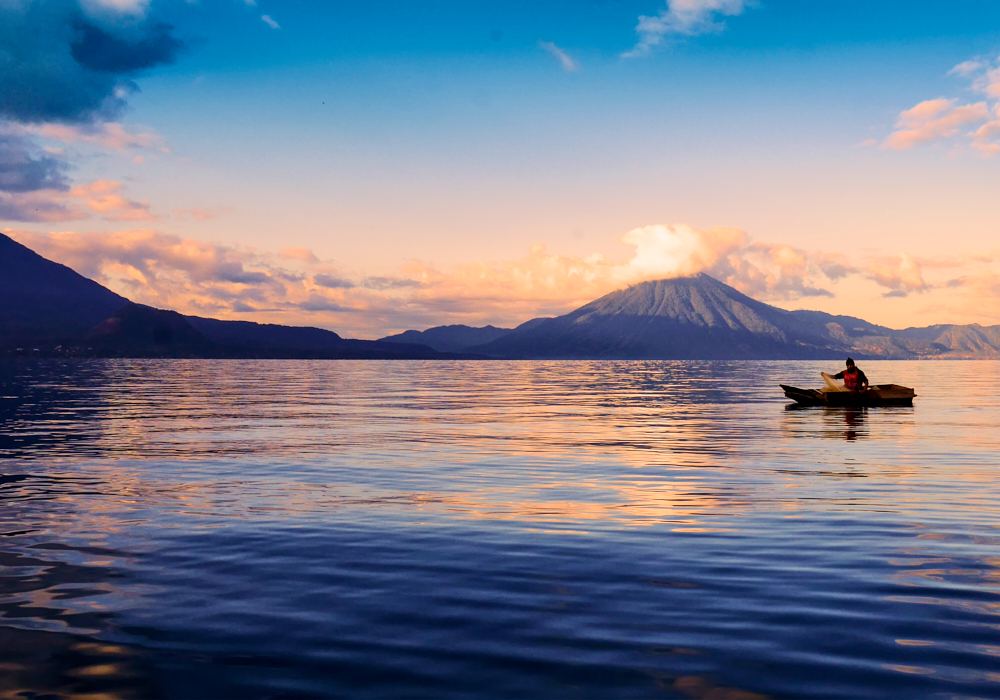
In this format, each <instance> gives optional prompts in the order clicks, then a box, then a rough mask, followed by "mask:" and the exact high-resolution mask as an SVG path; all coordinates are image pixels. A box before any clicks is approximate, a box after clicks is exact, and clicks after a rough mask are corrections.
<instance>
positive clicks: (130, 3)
mask: <svg viewBox="0 0 1000 700" xmlns="http://www.w3.org/2000/svg"><path fill="white" fill-rule="evenodd" d="M80 4H81V5H82V6H83V9H84V10H85V11H86V12H87V13H88V14H91V15H95V14H96V15H102V14H105V13H108V12H111V13H115V14H119V15H127V16H130V17H136V18H141V17H145V15H146V9H147V8H148V7H149V0H82V2H81V3H80Z"/></svg>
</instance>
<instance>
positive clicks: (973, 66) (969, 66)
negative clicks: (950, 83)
mask: <svg viewBox="0 0 1000 700" xmlns="http://www.w3.org/2000/svg"><path fill="white" fill-rule="evenodd" d="M985 67H986V64H984V63H982V62H981V61H962V62H961V63H959V64H958V65H957V66H955V67H954V68H952V69H951V70H950V71H948V75H959V76H961V77H963V78H967V77H969V76H970V75H972V74H973V73H975V72H976V71H979V70H982V69H983V68H985Z"/></svg>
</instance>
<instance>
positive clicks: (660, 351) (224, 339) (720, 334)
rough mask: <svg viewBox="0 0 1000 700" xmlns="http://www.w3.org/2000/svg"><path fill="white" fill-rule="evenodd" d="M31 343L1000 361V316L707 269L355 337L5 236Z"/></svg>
mask: <svg viewBox="0 0 1000 700" xmlns="http://www.w3.org/2000/svg"><path fill="white" fill-rule="evenodd" d="M413 341H417V342H413ZM36 349H37V351H38V352H39V353H41V354H46V353H48V354H56V355H64V356H65V355H70V356H86V357H206V358H289V359H291V358H316V359H347V358H356V359H456V358H499V359H720V360H726V359H829V358H834V357H843V356H844V355H845V354H850V355H853V356H854V357H856V358H858V359H877V358H887V359H913V358H941V359H949V358H955V359H960V358H962V359H964V358H977V359H978V358H989V359H1000V325H996V326H981V325H979V324H968V325H960V324H937V325H934V326H927V327H923V328H906V329H902V330H893V329H891V328H886V327H885V326H879V325H877V324H873V323H869V322H868V321H865V320H863V319H860V318H856V317H853V316H842V315H833V314H828V313H825V312H821V311H807V310H799V311H786V310H784V309H779V308H777V307H774V306H771V305H769V304H766V303H764V302H761V301H758V300H756V299H753V298H752V297H749V296H747V295H745V294H743V293H742V292H739V291H738V290H736V289H734V288H733V287H730V286H728V285H726V284H724V283H722V282H720V281H718V280H716V279H714V278H712V277H710V276H708V275H705V274H701V275H695V276H692V277H681V278H674V279H664V280H653V281H649V282H642V283H639V284H635V285H632V286H630V287H628V288H626V289H621V290H617V291H615V292H612V293H610V294H607V295H605V296H603V297H600V298H599V299H595V300H594V301H592V302H590V303H588V304H585V305H583V306H581V307H580V308H578V309H575V310H573V311H571V312H569V313H567V314H564V315H562V316H556V317H554V318H535V319H531V320H529V321H526V322H525V323H522V324H521V325H519V326H518V327H516V328H512V329H508V328H496V327H494V326H485V327H482V328H475V327H470V326H463V325H452V326H438V327H435V328H429V329H426V330H424V331H405V332H403V333H399V334H396V335H393V336H388V337H386V338H383V339H381V340H375V341H371V340H355V339H349V338H342V337H341V336H340V335H338V334H337V333H335V332H333V331H329V330H324V329H322V328H312V327H305V326H282V325H277V324H261V323H255V322H253V321H225V320H221V319H212V318H203V317H199V316H183V315H181V314H179V313H177V312H175V311H169V310H163V309H155V308H152V307H148V306H144V305H141V304H135V303H133V302H130V301H129V300H128V299H126V298H125V297H122V296H119V295H118V294H115V293H114V292H112V291H111V290H109V289H106V288H105V287H103V286H101V285H100V284H98V283H97V282H94V281H93V280H89V279H87V278H86V277H83V276H82V275H80V274H78V273H77V272H75V271H73V270H72V269H70V268H68V267H66V266H65V265H60V264H58V263H55V262H52V261H51V260H47V259H45V258H43V257H42V256H40V255H38V254H37V253H35V252H34V251H32V250H30V249H29V248H27V247H25V246H23V245H21V244H19V243H17V242H16V241H14V240H13V239H11V238H9V237H8V236H5V235H3V234H0V353H2V354H7V355H11V354H19V353H22V354H23V353H24V352H28V353H33V352H35V351H36Z"/></svg>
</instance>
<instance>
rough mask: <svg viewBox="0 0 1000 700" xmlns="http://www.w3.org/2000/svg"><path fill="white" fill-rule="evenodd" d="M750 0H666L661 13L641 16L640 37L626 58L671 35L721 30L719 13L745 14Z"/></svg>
mask: <svg viewBox="0 0 1000 700" xmlns="http://www.w3.org/2000/svg"><path fill="white" fill-rule="evenodd" d="M751 4H752V3H751V2H750V0H667V7H666V8H665V9H663V10H661V11H660V13H659V14H657V15H655V16H652V17H647V16H645V15H642V16H640V17H639V23H638V24H637V25H636V28H635V31H636V33H637V34H638V35H639V41H638V43H636V45H635V47H634V48H632V49H631V50H630V51H628V52H626V53H624V54H622V55H623V56H624V57H626V58H631V57H635V56H642V55H644V54H647V53H649V52H650V51H651V50H652V49H653V48H655V47H656V46H659V45H660V44H662V43H663V41H664V39H665V38H667V37H670V36H696V35H698V34H708V33H712V32H720V31H722V30H723V29H724V28H725V24H724V23H723V22H720V21H719V20H718V18H719V17H734V16H736V15H741V14H743V11H744V10H745V9H746V8H747V7H750V6H751Z"/></svg>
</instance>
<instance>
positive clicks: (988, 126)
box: [972, 104, 1000, 155]
mask: <svg viewBox="0 0 1000 700" xmlns="http://www.w3.org/2000/svg"><path fill="white" fill-rule="evenodd" d="M994 116H995V117H996V119H993V120H992V121H988V122H986V123H985V124H983V125H982V126H980V127H979V128H978V129H976V130H975V132H973V134H972V147H973V148H975V149H976V150H978V151H980V152H982V153H984V154H986V155H993V154H995V153H1000V104H998V105H995V106H994Z"/></svg>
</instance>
